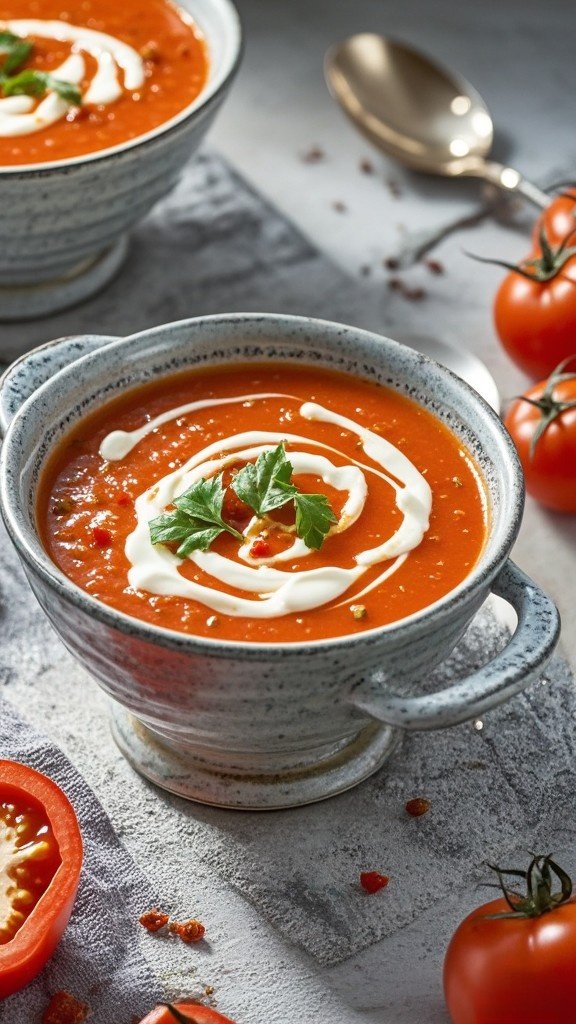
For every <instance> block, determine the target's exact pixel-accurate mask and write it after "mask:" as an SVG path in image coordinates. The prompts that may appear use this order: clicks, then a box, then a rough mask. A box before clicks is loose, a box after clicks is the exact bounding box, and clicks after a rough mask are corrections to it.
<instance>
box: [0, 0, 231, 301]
mask: <svg viewBox="0 0 576 1024" xmlns="http://www.w3.org/2000/svg"><path fill="white" fill-rule="evenodd" d="M119 2H121V0H119ZM179 3H180V5H181V6H182V7H183V8H184V9H185V10H186V11H188V12H189V13H190V14H191V15H192V17H193V18H194V20H195V22H196V24H197V25H198V26H199V27H200V29H201V30H202V31H203V33H204V35H205V37H206V41H207V45H208V49H209V54H210V71H209V78H208V82H207V84H206V86H205V88H204V89H203V90H202V92H201V93H200V95H199V96H198V97H197V98H196V100H194V102H193V103H191V104H189V105H188V106H187V107H185V108H184V109H183V110H182V111H181V112H180V113H179V114H177V115H176V116H175V117H173V118H171V119H170V120H169V121H167V122H165V123H164V124H161V125H159V126H158V127H157V128H155V129H153V130H152V131H149V132H147V133H146V134H145V135H141V136H138V137H137V138H135V139H131V140H130V141H128V142H123V143H120V144H119V145H117V146H113V147H110V148H108V149H105V150H101V151H99V152H95V153H88V154H86V155H84V156H78V157H71V158H69V159H66V160H55V161H52V162H51V163H45V164H26V165H23V166H18V167H0V210H1V211H2V213H1V216H0V320H26V319H30V318H31V317H37V316H43V315H44V314H46V313H54V312H56V310H59V309H64V308H66V306H71V305H73V304H75V303H77V302H80V301H82V300H84V299H86V298H88V296H89V295H92V294H93V293H94V292H96V291H98V290H99V289H100V288H102V287H103V286H104V285H105V284H106V283H107V282H108V281H110V280H111V279H112V278H113V277H114V275H115V274H116V272H117V271H118V268H119V267H120V265H121V263H122V261H123V260H124V258H125V256H126V253H127V248H128V246H127V232H128V231H129V229H130V228H131V227H133V225H134V224H136V222H137V221H139V220H141V219H142V217H144V216H145V215H146V214H147V213H148V211H149V210H150V209H151V208H152V207H153V206H154V204H155V203H156V202H158V200H159V199H161V198H162V196H165V195H166V194H167V193H168V192H170V191H171V189H172V188H174V185H175V184H176V182H177V181H178V178H179V176H180V174H181V172H182V169H183V167H184V165H185V163H186V161H187V160H188V158H189V157H190V155H191V154H192V153H193V152H194V151H195V150H196V149H198V147H199V145H200V143H201V142H202V139H203V138H204V136H205V134H206V132H207V130H208V128H209V127H210V125H211V123H212V121H213V120H214V117H215V115H216V112H217V111H218V109H219V107H220V106H221V104H222V102H223V100H224V98H225V97H226V95H227V93H228V91H229V89H230V86H231V84H232V81H233V78H234V74H235V72H236V70H237V68H238V64H239V61H240V56H241V50H242V34H241V28H240V21H239V18H238V14H237V12H236V8H235V7H234V5H233V3H232V0H179Z"/></svg>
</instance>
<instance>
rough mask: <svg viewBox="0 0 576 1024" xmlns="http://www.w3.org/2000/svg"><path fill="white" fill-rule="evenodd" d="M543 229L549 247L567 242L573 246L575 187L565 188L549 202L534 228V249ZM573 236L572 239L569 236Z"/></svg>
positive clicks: (575, 205) (575, 222)
mask: <svg viewBox="0 0 576 1024" xmlns="http://www.w3.org/2000/svg"><path fill="white" fill-rule="evenodd" d="M542 228H544V231H545V232H546V237H547V239H548V241H549V243H550V245H561V244H562V242H564V241H566V240H567V241H568V245H574V242H575V238H576V187H573V188H571V187H567V188H564V189H562V192H561V193H560V194H559V195H557V196H555V197H554V199H552V200H551V202H550V205H549V206H548V207H547V208H546V209H545V210H544V213H543V214H542V216H541V217H539V218H538V220H537V221H536V224H535V226H534V234H533V240H534V247H535V248H537V247H538V246H539V244H540V231H541V230H542ZM572 235H574V238H572V237H571V236H572Z"/></svg>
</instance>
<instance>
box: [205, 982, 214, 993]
mask: <svg viewBox="0 0 576 1024" xmlns="http://www.w3.org/2000/svg"><path fill="white" fill-rule="evenodd" d="M204 995H205V996H213V995H214V985H205V986H204Z"/></svg>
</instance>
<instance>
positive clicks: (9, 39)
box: [0, 32, 32, 78]
mask: <svg viewBox="0 0 576 1024" xmlns="http://www.w3.org/2000/svg"><path fill="white" fill-rule="evenodd" d="M31 52H32V43H29V42H27V40H26V39H21V38H20V36H15V35H14V33H13V32H0V54H6V59H5V61H4V63H3V65H2V77H3V78H4V77H7V76H8V75H13V74H14V72H15V71H17V70H18V68H19V67H20V66H21V65H22V64H23V63H24V61H25V60H27V59H28V57H29V56H30V54H31Z"/></svg>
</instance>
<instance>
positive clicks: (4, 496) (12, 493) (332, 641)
mask: <svg viewBox="0 0 576 1024" xmlns="http://www.w3.org/2000/svg"><path fill="white" fill-rule="evenodd" d="M262 322H264V323H266V322H268V323H270V324H272V325H274V326H276V327H278V326H280V327H282V326H284V327H286V328H289V327H290V326H292V327H304V326H305V327H307V328H309V329H310V328H321V329H322V330H323V331H332V332H334V331H339V332H341V331H342V330H345V331H350V332H352V334H353V336H354V337H355V338H357V339H359V340H360V341H366V342H371V343H378V344H380V345H381V344H382V342H383V341H384V342H385V344H386V346H387V347H389V346H393V347H397V348H400V349H403V350H404V351H407V352H408V353H409V358H413V360H414V361H415V362H423V363H424V364H427V365H429V366H430V367H431V368H434V370H435V372H440V374H441V375H442V376H446V377H447V378H448V379H449V381H450V383H451V385H452V387H453V388H456V390H457V391H461V392H462V393H463V395H464V396H467V397H468V399H471V400H472V402H473V403H475V404H476V405H477V406H478V407H479V409H480V411H481V413H482V415H483V416H484V417H486V418H487V419H488V420H489V422H490V423H491V424H492V427H493V428H495V430H496V432H497V434H498V435H499V436H500V440H501V443H502V446H503V451H504V453H505V455H506V456H507V457H508V461H507V463H506V470H507V472H506V475H507V477H508V487H509V502H510V505H511V508H512V509H513V514H512V515H511V516H510V517H509V519H508V520H507V522H506V523H505V526H504V534H503V536H502V538H501V539H500V541H499V544H498V546H497V548H496V550H494V551H493V552H492V553H489V550H488V548H489V546H488V545H486V546H485V549H484V551H483V552H482V553H481V555H480V557H479V559H478V561H477V562H476V564H475V565H474V567H473V569H472V571H471V572H470V573H469V574H468V575H467V576H466V577H465V578H464V579H463V580H462V581H461V582H460V583H459V584H458V585H457V586H456V587H454V588H453V589H452V590H450V591H449V592H448V593H447V594H445V595H444V596H443V597H441V598H439V599H438V600H437V601H434V602H433V603H432V604H429V605H426V606H425V607H424V608H421V609H420V610H419V611H417V612H413V613H412V614H411V615H408V616H405V617H404V618H402V619H397V620H395V621H393V622H390V623H387V624H386V625H382V626H375V627H373V628H372V629H367V630H362V631H361V632H358V633H349V634H344V635H342V636H335V637H327V638H322V639H318V640H307V641H300V640H296V641H283V642H280V643H277V642H270V641H268V642H259V641H240V640H224V639H218V638H212V637H203V636H198V635H196V634H191V633H181V632H179V631H177V630H173V629H168V628H166V627H165V626H157V625H155V624H153V623H149V622H145V621H144V620H143V619H138V618H136V617H134V616H132V615H128V614H126V613H125V612H121V611H118V610H117V609H116V608H114V607H113V606H112V605H107V604H105V603H104V602H101V601H99V600H98V599H97V598H95V597H92V596H91V595H90V594H89V593H87V592H86V591H85V590H83V589H82V588H81V587H79V586H78V585H77V584H76V583H74V582H73V581H72V580H71V579H70V578H69V577H68V576H66V575H65V574H64V573H63V572H62V571H61V570H60V569H59V568H58V566H57V565H56V563H55V562H53V561H52V559H51V558H50V556H49V555H48V553H47V552H45V551H44V549H43V547H42V542H41V540H40V538H39V536H38V533H37V531H36V530H34V529H33V528H32V527H31V526H29V525H28V524H27V523H25V522H23V523H21V521H20V519H19V517H18V515H17V514H15V513H14V510H13V503H14V502H13V499H14V501H16V502H17V501H18V495H17V483H16V475H14V478H13V480H12V481H11V480H10V474H8V473H7V472H6V467H7V463H8V461H9V460H10V458H11V457H12V452H11V446H12V436H13V434H14V433H16V432H17V431H18V429H19V428H20V425H21V422H22V420H23V419H24V418H25V416H26V413H27V409H28V406H29V404H30V403H32V402H34V401H35V400H36V399H37V397H38V396H40V397H41V396H42V395H44V394H46V393H47V392H48V391H49V390H50V388H52V387H53V386H54V383H55V382H58V381H59V379H60V378H61V377H62V376H63V375H64V376H66V375H68V374H70V373H71V371H72V368H73V367H76V366H77V364H78V363H84V364H85V365H89V364H90V363H94V364H97V363H98V361H99V360H101V359H102V357H103V354H104V353H105V352H107V351H109V349H110V348H118V347H121V346H123V345H125V344H128V343H135V342H136V343H138V342H141V341H142V340H143V339H148V338H150V337H152V338H153V337H154V336H155V335H157V334H158V333H162V332H166V333H167V341H166V343H168V338H169V335H170V332H171V331H174V330H175V329H178V330H185V329H186V328H190V327H196V328H201V327H202V325H203V324H205V323H207V324H215V323H216V324H220V325H222V326H225V325H229V326H230V325H231V326H232V327H233V328H236V327H241V328H242V327H244V326H245V325H246V324H247V323H258V324H261V323H262ZM79 337H82V336H81V335H80V336H79ZM48 344H49V345H50V344H51V343H48ZM43 347H44V346H39V348H43ZM32 351H34V350H32ZM25 358H26V357H25V356H24V357H22V360H24V359H25ZM343 372H350V371H343ZM172 373H174V371H172ZM169 375H170V371H168V372H167V373H166V376H169ZM351 375H352V376H353V375H354V374H351ZM126 390H128V388H127V389H126ZM412 401H415V399H412ZM18 477H19V474H18ZM524 498H525V487H524V476H523V472H522V468H521V465H520V459H519V457H518V453H517V451H516V448H515V446H514V443H513V441H512V438H511V437H510V435H509V433H508V431H507V430H506V428H505V426H504V424H503V422H502V420H501V419H500V417H499V416H498V415H497V414H496V413H495V412H494V410H493V409H492V408H491V407H490V406H489V405H488V403H487V402H486V401H485V399H484V398H482V396H481V395H479V394H478V392H477V391H475V390H474V389H473V388H472V387H471V386H470V385H469V384H467V383H466V381H464V380H462V378H461V377H458V376H457V375H456V374H455V373H453V372H452V371H451V370H449V369H448V368H447V367H445V366H442V365H441V364H440V363H437V362H436V361H435V360H433V359H430V358H429V357H428V356H425V355H423V354H422V353H419V352H417V351H416V350H415V349H410V348H409V347H408V346H406V345H402V344H401V343H400V342H397V341H394V340H393V339H392V338H388V337H387V336H385V335H381V334H377V333H376V332H373V331H367V330H365V329H363V328H359V327H354V326H352V325H346V324H341V323H338V322H336V321H329V320H324V319H320V318H317V317H303V316H294V315H292V314H282V313H252V312H251V313H231V314H226V313H224V314H218V313H216V314H210V315H206V316H198V317H190V318H187V319H184V320H177V321H172V322H170V323H167V324H158V325H156V326H154V327H151V328H147V329H146V330H143V331H138V332H136V333H134V334H131V335H127V336H125V337H121V338H118V339H117V340H115V341H110V342H108V343H107V344H104V345H103V346H102V347H101V348H99V349H96V350H94V351H92V352H89V353H87V354H86V355H84V356H81V357H79V359H78V360H74V361H73V362H71V363H68V364H67V365H66V366H65V367H63V368H62V369H61V370H59V371H57V372H56V373H55V374H53V376H51V377H50V378H49V379H48V380H47V381H46V382H45V383H44V384H42V385H41V386H40V387H39V388H37V389H36V390H35V391H34V392H33V394H32V395H31V396H30V397H29V398H28V399H27V400H26V401H25V402H24V403H23V405H22V406H21V407H20V409H19V410H18V412H17V413H16V415H15V416H14V418H13V420H12V423H11V424H10V427H9V429H8V431H7V432H6V436H5V438H4V442H3V444H2V452H1V454H0V508H1V513H2V517H3V520H4V523H5V526H6V528H7V531H8V534H9V536H10V539H11V540H12V543H13V544H14V546H15V547H16V550H17V551H18V553H19V555H20V557H21V558H22V559H23V561H24V562H25V564H26V565H27V566H28V567H29V568H30V570H31V571H32V573H33V574H36V575H37V576H39V577H40V578H41V580H42V582H43V583H44V584H45V585H46V586H48V587H49V588H50V589H52V590H55V591H56V592H57V594H58V596H59V597H60V598H62V599H63V600H64V601H66V602H67V603H68V604H71V605H72V606H74V607H75V608H77V609H80V610H81V611H82V612H83V613H85V614H88V615H89V616H90V617H93V618H96V619H98V620H99V621H100V622H102V623H103V624H104V625H106V626H108V627H111V628H113V629H115V630H116V631H119V632H121V633H123V634H126V635H128V636H130V635H131V636H137V637H139V638H140V639H142V640H144V641H147V642H150V643H153V644H156V645H158V646H160V647H165V648H167V649H169V650H173V651H178V652H180V653H190V654H203V655H208V656H210V657H222V658H230V657H231V656H234V655H237V656H239V657H240V658H241V659H242V660H254V661H258V660H266V661H268V660H270V659H275V658H282V657H285V656H286V655H287V654H291V655H294V656H306V655H308V656H310V655H312V654H314V653H326V652H333V651H336V650H338V649H344V648H349V647H354V646H358V645H366V644H368V645H372V644H375V643H378V642H379V641H380V640H381V639H382V638H383V637H391V638H393V640H394V642H395V643H397V645H398V646H401V645H402V643H405V642H406V641H407V640H409V639H411V638H412V637H413V636H414V635H415V634H420V633H422V632H425V631H426V630H429V629H430V628H431V626H432V625H433V624H437V625H441V624H442V623H443V622H444V621H445V620H447V619H450V617H451V616H452V614H453V613H454V612H455V611H456V610H457V609H458V607H459V606H461V605H462V604H464V603H466V601H467V600H473V597H474V594H475V593H477V592H478V591H479V590H481V591H482V592H483V591H484V590H485V589H486V588H488V587H489V586H490V584H491V582H492V580H493V579H494V578H495V576H496V575H497V574H498V572H499V571H500V569H501V568H502V566H503V565H504V563H505V562H506V560H507V559H508V557H509V553H510V549H511V548H512V545H513V544H514V541H515V539H516V537H517V535H518V531H519V529H520V524H521V521H522V513H523V507H524ZM28 534H30V535H31V536H33V538H34V541H35V542H36V543H37V544H38V545H39V546H40V547H41V548H42V559H40V558H39V557H38V556H37V555H36V553H35V552H34V550H33V549H32V547H31V545H30V544H29V541H28V536H27V535H28Z"/></svg>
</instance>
